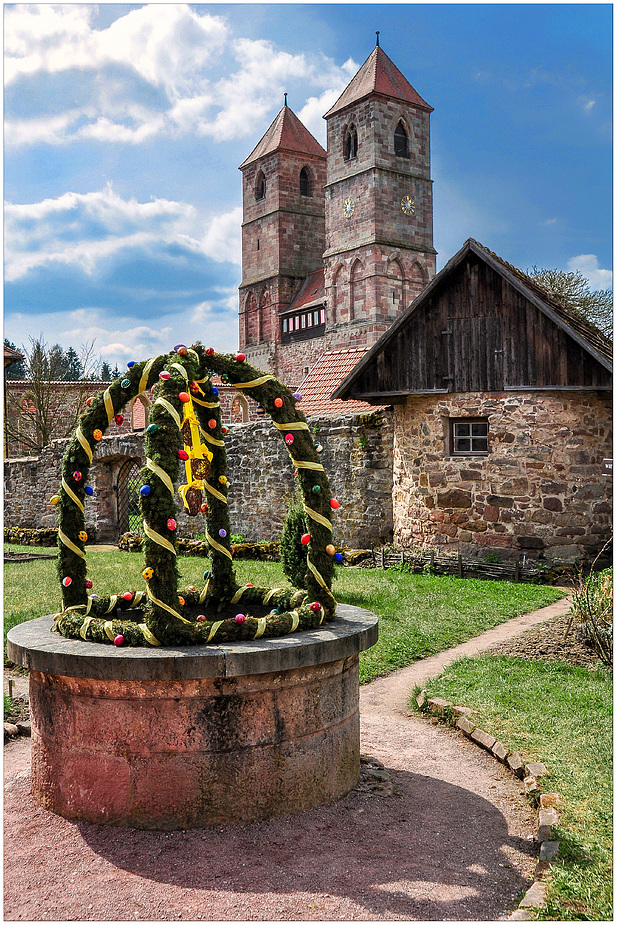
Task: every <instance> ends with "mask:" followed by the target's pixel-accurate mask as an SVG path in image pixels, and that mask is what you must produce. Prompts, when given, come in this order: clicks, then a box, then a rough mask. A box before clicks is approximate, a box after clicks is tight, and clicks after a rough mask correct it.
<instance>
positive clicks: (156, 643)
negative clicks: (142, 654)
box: [137, 623, 160, 646]
mask: <svg viewBox="0 0 617 925" xmlns="http://www.w3.org/2000/svg"><path fill="white" fill-rule="evenodd" d="M137 628H138V629H140V630H141V631H142V633H143V635H144V639H145V640H146V642H149V643H150V645H151V646H160V642H159V641H158V639H157V638H156V636H155V635H154V634H153V633H151V632H150V630H149V629H148V627H147V626H146V624H145V623H138V624H137Z"/></svg>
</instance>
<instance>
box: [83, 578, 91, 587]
mask: <svg viewBox="0 0 617 925" xmlns="http://www.w3.org/2000/svg"><path fill="white" fill-rule="evenodd" d="M84 584H85V586H86V588H91V587H92V579H90V578H86V580H85V582H84Z"/></svg>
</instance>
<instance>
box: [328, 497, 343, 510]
mask: <svg viewBox="0 0 617 925" xmlns="http://www.w3.org/2000/svg"><path fill="white" fill-rule="evenodd" d="M340 506H341V504H340V502H339V501H337V500H336V498H330V507H331V508H332V510H333V511H338V509H339V508H340Z"/></svg>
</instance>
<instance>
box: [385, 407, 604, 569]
mask: <svg viewBox="0 0 617 925" xmlns="http://www.w3.org/2000/svg"><path fill="white" fill-rule="evenodd" d="M465 417H480V418H488V422H489V450H490V451H489V454H488V455H487V456H452V455H449V450H448V443H449V440H448V431H449V422H450V419H451V418H465ZM610 456H612V426H611V399H610V396H608V395H606V394H603V393H596V392H557V391H555V392H543V393H540V392H536V393H533V392H527V391H525V392H507V393H469V394H464V395H463V394H452V395H447V396H444V397H443V398H442V399H440V400H435V398H434V397H428V396H427V397H421V398H420V397H418V398H409V399H407V402H406V404H405V405H401V406H400V407H399V408H398V409H396V411H395V414H394V489H393V499H394V500H393V507H394V540H395V543H398V544H401V545H413V546H440V547H442V548H444V547H445V548H446V549H447V548H450V549H455V550H460V552H461V553H463V554H464V555H475V556H478V557H479V558H482V557H484V556H486V555H487V554H488V553H489V552H493V553H497V554H498V555H500V556H503V557H507V556H511V555H517V556H518V555H520V554H521V553H522V552H526V553H527V554H528V555H532V556H538V555H543V556H544V557H550V558H560V559H565V560H573V559H576V558H578V557H581V556H589V555H594V554H595V553H596V552H598V551H599V549H600V548H601V547H602V545H603V544H604V542H605V541H606V540H607V539H608V538H609V537H610V535H611V512H612V504H611V500H610V492H611V487H612V486H611V481H612V480H611V479H607V478H606V477H604V476H602V475H601V462H602V459H603V458H605V457H610Z"/></svg>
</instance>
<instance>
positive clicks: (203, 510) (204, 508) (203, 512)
mask: <svg viewBox="0 0 617 925" xmlns="http://www.w3.org/2000/svg"><path fill="white" fill-rule="evenodd" d="M199 510H200V511H201V513H202V514H205V513H206V511H207V510H208V505H207V504H206V502H205V501H204V503H203V504H202V506H201V507H200V509H199Z"/></svg>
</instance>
